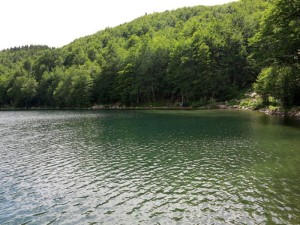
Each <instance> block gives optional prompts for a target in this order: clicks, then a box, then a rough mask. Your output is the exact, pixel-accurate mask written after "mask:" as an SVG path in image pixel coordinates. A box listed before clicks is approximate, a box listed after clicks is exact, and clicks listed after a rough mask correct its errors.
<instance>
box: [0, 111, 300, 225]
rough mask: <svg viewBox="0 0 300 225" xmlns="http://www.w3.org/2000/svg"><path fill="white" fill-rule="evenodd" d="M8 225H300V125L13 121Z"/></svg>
mask: <svg viewBox="0 0 300 225" xmlns="http://www.w3.org/2000/svg"><path fill="white" fill-rule="evenodd" d="M0 137H1V139H0V224H70V225H71V224H300V123H299V121H296V120H287V119H284V118H278V117H270V116H266V115H264V114H261V113H257V112H249V111H247V112H242V111H230V110H228V111H226V110H225V111H220V110H219V111H218V110H208V111H125V110H124V111H109V110H108V111H46V110H45V111H2V112H0Z"/></svg>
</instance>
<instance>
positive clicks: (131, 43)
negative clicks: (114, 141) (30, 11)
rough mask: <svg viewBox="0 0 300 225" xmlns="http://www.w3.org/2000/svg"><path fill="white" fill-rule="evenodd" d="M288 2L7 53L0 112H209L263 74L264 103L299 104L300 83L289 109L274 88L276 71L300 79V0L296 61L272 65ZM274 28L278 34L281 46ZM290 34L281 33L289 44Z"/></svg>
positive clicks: (203, 13)
mask: <svg viewBox="0 0 300 225" xmlns="http://www.w3.org/2000/svg"><path fill="white" fill-rule="evenodd" d="M284 2H285V3H286V2H287V0H278V1H276V4H275V6H274V5H273V4H272V5H270V4H269V3H268V2H267V1H263V0H241V1H239V2H235V3H230V4H226V5H223V6H213V7H204V6H198V7H192V8H182V9H178V10H175V11H166V12H164V13H154V14H151V15H146V16H143V17H141V18H138V19H136V20H134V21H132V22H130V23H126V24H123V25H120V26H118V27H115V28H107V29H105V30H103V31H100V32H98V33H96V34H94V35H91V36H87V37H84V38H80V39H78V40H75V41H74V42H73V43H71V44H69V45H67V46H65V47H63V48H60V49H50V48H47V47H45V46H27V47H24V48H14V49H9V50H5V51H2V52H0V62H1V64H0V105H2V106H15V107H30V106H48V107H88V106H91V105H94V104H116V103H120V104H124V105H128V106H129V105H141V104H156V103H162V104H169V103H170V104H174V103H180V104H181V105H189V104H192V103H193V104H199V105H201V104H205V103H207V102H208V101H210V100H212V99H214V100H220V101H224V100H228V99H231V98H234V97H235V96H236V95H237V93H238V92H239V91H240V90H242V89H244V88H248V87H250V86H251V85H252V84H253V83H254V82H255V80H256V78H257V75H258V74H259V72H260V70H261V69H262V68H264V67H267V69H263V71H262V73H261V75H260V76H259V78H258V81H257V82H256V84H255V88H256V89H257V91H259V92H260V93H261V94H262V95H263V96H264V99H265V100H266V101H267V100H268V97H269V96H270V95H272V96H274V97H276V98H278V99H279V100H282V102H283V103H284V104H285V105H288V104H289V105H291V104H295V103H298V102H297V99H298V97H297V96H298V94H297V93H296V92H297V91H295V90H294V89H295V87H297V85H296V84H295V82H292V83H293V85H294V87H293V88H294V89H290V94H289V100H288V101H286V100H285V99H284V98H282V96H281V95H282V93H281V92H280V94H278V93H279V92H278V88H284V87H283V86H280V85H279V86H280V87H276V88H277V89H276V90H275V89H274V91H273V89H272V88H274V87H273V86H272V85H271V87H269V86H268V85H269V83H270V82H271V81H270V80H271V77H272V79H273V75H271V73H272V74H273V73H274V71H275V70H276V68H277V69H278V70H276V71H277V72H276V73H278V74H280V75H279V76H282V74H286V72H285V71H289V70H290V71H293V72H290V73H289V74H290V75H289V76H290V78H291V80H290V81H293V79H294V78H295V77H297V73H296V72H295V68H297V69H298V71H299V50H298V49H297V48H299V47H298V46H300V45H299V44H298V45H297V43H299V19H298V20H297V18H296V17H297V15H299V13H298V14H297V12H299V8H300V7H298V6H297V4H298V5H299V3H298V1H296V0H294V1H288V2H289V3H290V2H293V4H294V6H295V10H298V11H295V12H293V13H295V15H296V17H295V21H294V25H292V27H291V28H290V29H291V30H293V29H294V31H293V32H294V34H295V35H296V36H297V35H298V36H297V37H291V39H292V40H295V41H296V42H297V43H293V44H292V45H293V46H291V47H290V49H286V51H287V52H290V50H291V49H292V48H293V47H296V54H294V55H293V57H292V58H293V59H291V58H289V63H287V61H286V60H287V59H286V58H285V59H283V61H284V63H282V64H281V63H279V60H278V59H279V58H280V59H281V53H280V52H279V53H278V57H277V58H276V57H275V56H274V57H273V58H272V60H270V57H271V54H272V51H277V50H275V49H272V44H278V41H277V40H275V39H276V38H277V36H276V35H277V33H278V32H277V30H278V29H285V25H286V24H282V26H283V27H281V28H280V27H279V28H278V27H273V25H267V24H268V23H270V24H272V21H273V19H272V18H270V17H272V16H273V14H274V10H275V11H276V10H278V5H280V4H283V5H284ZM297 7H298V8H297ZM266 9H267V10H266ZM284 10H286V11H285V13H292V12H291V11H290V10H289V9H283V11H284ZM280 16H282V15H281V14H280V15H278V16H276V19H279V18H277V17H280ZM286 20H288V21H286ZM261 22H262V23H261ZM274 22H276V23H277V22H278V21H274ZM282 22H284V23H287V24H288V25H289V26H290V24H289V22H291V20H289V17H287V16H286V17H284V18H282ZM279 24H281V23H279ZM269 26H271V28H270V27H269ZM268 29H274V32H275V33H276V35H275V36H276V37H275V39H274V41H273V42H274V43H272V42H271V41H270V40H271V39H272V38H271V37H268V35H270V32H269V31H270V30H268ZM297 29H298V33H297V31H296V30H297ZM285 33H286V31H285V30H283V31H282V37H284V35H283V34H285ZM293 38H294V39H293ZM267 42H268V43H269V44H270V45H268V44H266V43H267ZM283 44H284V41H282V45H283ZM266 46H268V47H266ZM276 47H278V48H280V47H281V46H276ZM276 54H277V53H276ZM297 57H298V58H297ZM295 58H297V60H298V61H297V60H296V59H295ZM273 59H274V60H273ZM294 59H295V60H294ZM296 61H297V62H296ZM282 68H284V69H282ZM270 71H272V72H270ZM280 71H282V72H280ZM266 74H267V75H266ZM291 74H296V75H291ZM298 80H299V74H298ZM285 82H287V81H286V80H285ZM267 84H268V85H267ZM277 92H278V93H277ZM298 100H299V99H298Z"/></svg>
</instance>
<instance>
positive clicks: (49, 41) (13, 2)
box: [0, 0, 233, 50]
mask: <svg viewBox="0 0 300 225" xmlns="http://www.w3.org/2000/svg"><path fill="white" fill-rule="evenodd" d="M232 1H233V0H108V1H107V0H0V50H2V49H5V48H10V47H14V46H22V45H30V44H45V45H48V46H50V47H61V46H63V45H66V44H68V43H70V42H72V41H73V40H74V39H76V38H79V37H83V36H86V35H89V34H93V33H95V32H97V31H99V30H103V29H104V28H106V27H114V26H117V25H119V24H122V23H125V22H129V21H131V20H133V19H135V18H137V17H139V16H143V15H144V14H145V13H148V14H149V13H152V12H162V11H165V10H172V9H176V8H180V7H184V6H195V5H216V4H223V3H227V2H232Z"/></svg>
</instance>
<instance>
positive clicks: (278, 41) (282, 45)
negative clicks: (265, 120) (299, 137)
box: [252, 0, 300, 108]
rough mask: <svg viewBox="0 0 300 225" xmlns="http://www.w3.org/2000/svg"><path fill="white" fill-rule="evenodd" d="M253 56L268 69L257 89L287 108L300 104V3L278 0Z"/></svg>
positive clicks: (259, 36)
mask: <svg viewBox="0 0 300 225" xmlns="http://www.w3.org/2000/svg"><path fill="white" fill-rule="evenodd" d="M252 42H253V43H252V46H253V47H255V51H254V53H253V57H254V58H256V61H257V62H260V65H261V66H262V67H264V69H263V70H262V72H261V73H260V75H259V77H258V79H257V81H256V83H255V84H254V88H255V89H256V91H257V92H259V93H260V94H261V95H262V96H263V99H264V101H265V103H268V99H269V97H270V96H273V97H275V98H277V99H278V100H280V102H281V104H282V105H283V106H284V107H285V108H289V107H291V106H292V105H300V1H299V0H276V1H274V5H272V7H270V9H269V11H268V12H267V13H266V17H265V18H264V20H263V23H262V27H261V29H260V31H259V32H258V33H257V34H256V35H255V37H254V38H253V40H252Z"/></svg>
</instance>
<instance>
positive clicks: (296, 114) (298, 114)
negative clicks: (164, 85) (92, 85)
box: [0, 105, 300, 119]
mask: <svg viewBox="0 0 300 225" xmlns="http://www.w3.org/2000/svg"><path fill="white" fill-rule="evenodd" d="M211 109H215V110H237V111H256V112H261V113H264V114H265V115H269V116H279V117H288V118H293V119H300V111H299V110H293V109H292V110H288V111H281V110H278V109H275V110H271V109H268V108H262V109H257V110H256V109H252V108H247V107H243V106H240V105H233V106H227V105H216V106H215V107H209V106H203V107H195V108H194V107H178V106H131V107H128V106H121V107H120V106H98V105H95V106H92V107H87V108H72V107H70V108H68V107H66V108H57V107H56V108H51V107H50V108H48V107H30V108H14V107H8V108H0V112H1V111H39V110H40V111H43V110H53V111H56V110H57V111H58V110H92V111H97V110H178V111H182V110H183V111H195V110H211Z"/></svg>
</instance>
